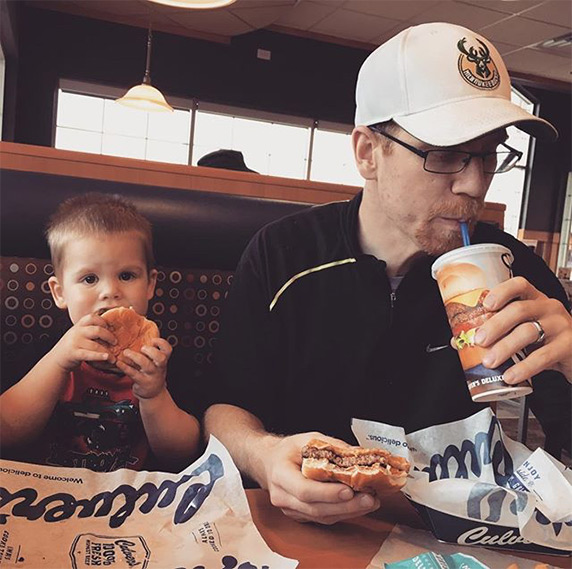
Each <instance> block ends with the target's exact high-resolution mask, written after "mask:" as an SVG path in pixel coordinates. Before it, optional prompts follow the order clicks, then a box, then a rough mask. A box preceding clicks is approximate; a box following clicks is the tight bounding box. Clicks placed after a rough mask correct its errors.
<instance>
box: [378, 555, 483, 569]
mask: <svg viewBox="0 0 572 569" xmlns="http://www.w3.org/2000/svg"><path fill="white" fill-rule="evenodd" d="M385 569H490V568H489V566H488V565H483V564H482V563H481V562H480V561H479V560H477V559H475V558H474V557H472V556H471V555H465V554H463V553H453V554H452V555H440V554H439V553H434V552H433V551H426V552H425V553H420V554H419V555H416V556H415V557H412V558H411V559H404V560H403V561H397V562H396V563H386V564H385Z"/></svg>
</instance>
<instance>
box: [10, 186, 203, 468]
mask: <svg viewBox="0 0 572 569" xmlns="http://www.w3.org/2000/svg"><path fill="white" fill-rule="evenodd" d="M46 235H47V238H48V243H49V246H50V251H51V256H52V264H53V266H54V276H52V277H50V279H49V281H48V282H49V285H50V290H51V293H52V296H53V298H54V301H55V304H56V305H57V306H58V308H61V309H63V310H67V311H68V314H69V316H70V319H71V321H72V323H73V326H72V327H71V328H70V330H68V332H67V333H66V334H64V336H63V337H62V338H61V339H60V341H59V342H58V343H57V344H56V345H55V346H54V348H53V349H52V350H51V351H50V352H48V353H47V354H46V355H45V356H44V357H43V358H42V359H41V360H40V361H39V362H38V363H37V364H36V365H35V366H34V367H33V368H32V369H31V370H30V372H28V374H27V375H26V376H25V377H24V378H23V379H21V380H20V381H19V382H18V383H17V384H16V385H14V386H13V387H12V388H11V389H9V390H8V391H6V392H5V393H4V394H3V395H2V397H1V399H0V403H1V407H2V413H1V420H0V428H1V432H2V444H3V446H4V447H15V446H21V445H23V444H25V443H33V444H32V447H31V448H32V449H33V450H32V453H33V455H34V457H33V460H34V461H37V462H40V463H43V464H49V465H61V466H74V467H84V468H90V469H92V470H97V471H104V472H108V471H111V470H115V469H117V468H132V469H135V470H140V469H142V468H144V467H145V461H146V458H147V456H148V454H149V450H150V451H151V452H152V453H153V455H154V456H155V457H156V458H157V459H158V460H160V461H162V462H166V463H168V464H169V465H170V466H172V467H177V466H186V465H187V464H188V463H189V462H190V461H191V459H192V458H193V457H194V456H195V455H196V453H197V450H198V447H199V436H200V435H199V424H198V421H197V420H196V419H195V417H193V416H191V415H189V414H188V413H186V412H184V411H183V410H181V409H180V408H179V407H177V405H176V404H175V402H174V401H173V399H172V398H171V395H170V394H169V391H168V390H167V386H166V375H167V362H168V360H169V357H170V355H171V346H170V345H169V343H168V342H167V341H166V340H164V339H162V338H156V339H154V340H153V341H152V342H151V343H150V345H147V346H144V347H143V348H142V349H141V352H139V353H136V352H133V351H131V350H125V351H124V356H126V357H127V358H129V360H131V362H132V364H133V365H127V364H125V363H122V362H120V361H114V359H115V358H113V356H111V355H110V354H109V353H108V351H107V350H106V346H105V345H106V344H115V343H116V339H115V336H114V335H113V334H112V333H111V331H110V330H109V329H108V327H107V324H106V321H105V320H104V319H103V318H102V317H101V314H102V313H103V312H104V311H105V310H107V309H110V308H114V307H118V306H124V307H132V308H133V309H134V310H135V311H136V312H137V313H139V314H142V315H145V314H146V312H147V305H148V302H149V300H150V299H151V298H152V296H153V294H154V291H155V283H156V279H157V271H156V270H155V269H154V268H153V250H152V238H151V225H150V223H149V222H148V221H147V220H146V219H145V218H144V217H142V216H141V215H140V214H139V213H138V212H137V211H136V209H135V207H134V206H133V205H131V204H130V203H128V202H126V201H124V200H122V199H121V198H119V197H117V196H106V195H103V194H86V195H84V196H78V197H75V198H71V199H69V200H67V201H65V202H64V203H62V204H61V205H60V207H59V208H58V210H57V211H56V213H55V214H54V216H53V217H52V218H51V221H50V224H49V226H48V229H47V232H46ZM97 362H109V363H112V364H115V365H116V366H117V367H118V368H119V369H120V370H121V372H123V374H122V375H118V374H117V373H110V372H104V371H100V370H98V369H96V368H95V367H94V366H93V365H92V364H93V363H97Z"/></svg>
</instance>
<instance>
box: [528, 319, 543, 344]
mask: <svg viewBox="0 0 572 569" xmlns="http://www.w3.org/2000/svg"><path fill="white" fill-rule="evenodd" d="M530 323H531V324H532V325H533V326H534V327H535V328H536V331H537V332H538V338H536V340H534V342H532V344H531V346H537V345H538V344H542V343H543V342H544V340H546V332H545V331H544V328H543V327H542V326H541V325H540V322H539V321H538V320H531V321H530Z"/></svg>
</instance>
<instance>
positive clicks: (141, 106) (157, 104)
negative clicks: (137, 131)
mask: <svg viewBox="0 0 572 569" xmlns="http://www.w3.org/2000/svg"><path fill="white" fill-rule="evenodd" d="M151 40H152V34H151V28H149V33H148V34H147V62H146V64H145V75H144V76H143V82H142V83H141V84H140V85H135V87H131V89H129V91H127V93H125V95H123V97H121V98H120V99H116V101H117V102H118V103H120V104H121V105H125V106H126V107H131V108H132V109H138V110H140V111H148V112H164V111H171V112H172V111H173V107H171V105H169V103H167V101H166V100H165V97H163V94H162V93H161V91H159V89H155V87H153V86H152V85H151V73H150V71H149V69H150V66H151Z"/></svg>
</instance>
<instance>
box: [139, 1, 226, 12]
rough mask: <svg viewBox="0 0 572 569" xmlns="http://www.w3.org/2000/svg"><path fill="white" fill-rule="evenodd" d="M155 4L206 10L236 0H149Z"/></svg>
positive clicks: (220, 6)
mask: <svg viewBox="0 0 572 569" xmlns="http://www.w3.org/2000/svg"><path fill="white" fill-rule="evenodd" d="M149 2H154V3H155V4H164V5H165V6H173V7H175V8H191V9H198V10H206V9H207V8H223V7H224V6H230V5H231V4H234V3H235V2H236V0H149Z"/></svg>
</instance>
